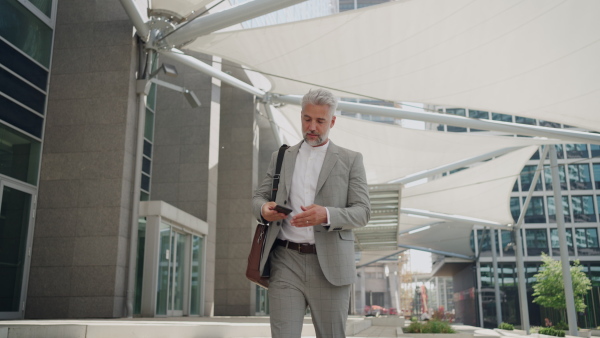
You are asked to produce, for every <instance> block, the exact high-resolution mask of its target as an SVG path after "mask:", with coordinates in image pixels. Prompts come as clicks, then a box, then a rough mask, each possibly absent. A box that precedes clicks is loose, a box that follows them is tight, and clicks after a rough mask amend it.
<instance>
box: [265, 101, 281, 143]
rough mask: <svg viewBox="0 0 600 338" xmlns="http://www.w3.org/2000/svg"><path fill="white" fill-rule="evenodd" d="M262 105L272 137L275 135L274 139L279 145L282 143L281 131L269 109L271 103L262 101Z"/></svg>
mask: <svg viewBox="0 0 600 338" xmlns="http://www.w3.org/2000/svg"><path fill="white" fill-rule="evenodd" d="M263 107H264V108H265V112H266V113H267V118H268V119H269V125H271V131H273V137H275V141H277V146H278V147H279V146H281V145H282V144H283V139H282V138H281V132H279V126H277V123H275V120H273V112H272V111H271V104H270V103H269V102H265V103H263Z"/></svg>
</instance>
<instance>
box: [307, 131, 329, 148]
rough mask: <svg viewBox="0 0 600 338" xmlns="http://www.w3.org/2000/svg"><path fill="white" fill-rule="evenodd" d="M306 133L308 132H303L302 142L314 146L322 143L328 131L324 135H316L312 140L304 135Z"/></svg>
mask: <svg viewBox="0 0 600 338" xmlns="http://www.w3.org/2000/svg"><path fill="white" fill-rule="evenodd" d="M306 134H308V133H304V142H306V143H307V144H308V145H309V146H312V147H316V146H318V145H321V144H322V143H323V140H325V139H326V138H327V135H328V134H329V133H327V134H325V135H319V136H317V138H316V139H313V140H310V139H309V138H308V137H307V136H306Z"/></svg>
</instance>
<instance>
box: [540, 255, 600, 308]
mask: <svg viewBox="0 0 600 338" xmlns="http://www.w3.org/2000/svg"><path fill="white" fill-rule="evenodd" d="M542 261H543V262H544V264H542V269H541V271H540V272H539V273H538V274H536V275H535V276H534V277H535V278H536V280H537V281H536V283H535V284H534V285H533V291H534V293H533V296H534V297H535V298H534V300H533V302H534V303H538V304H540V305H542V306H545V307H550V308H555V309H558V310H565V309H566V308H567V302H566V300H565V286H564V283H563V274H562V266H561V263H560V261H556V260H554V259H552V258H550V257H549V256H548V255H546V254H545V253H542ZM571 279H572V280H573V295H574V297H575V310H577V312H583V311H584V310H585V308H586V305H585V302H584V296H585V294H586V293H587V292H588V290H590V289H591V288H592V286H591V282H590V279H589V278H588V277H587V276H586V274H585V273H584V272H583V271H582V267H581V265H579V260H576V261H575V262H574V264H573V266H571Z"/></svg>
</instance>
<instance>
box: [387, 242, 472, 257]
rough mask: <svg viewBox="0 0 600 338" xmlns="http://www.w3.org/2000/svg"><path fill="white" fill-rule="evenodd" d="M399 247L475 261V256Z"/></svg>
mask: <svg viewBox="0 0 600 338" xmlns="http://www.w3.org/2000/svg"><path fill="white" fill-rule="evenodd" d="M398 247H399V248H406V249H413V250H419V251H425V252H431V253H434V254H438V255H442V256H448V257H456V258H462V259H466V260H469V261H472V260H473V259H475V257H473V256H465V255H461V254H457V253H453V252H448V251H440V250H433V249H428V248H423V247H420V246H414V245H405V244H398Z"/></svg>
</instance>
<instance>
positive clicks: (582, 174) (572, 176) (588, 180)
mask: <svg viewBox="0 0 600 338" xmlns="http://www.w3.org/2000/svg"><path fill="white" fill-rule="evenodd" d="M569 183H570V184H571V190H587V189H592V177H591V175H590V166H589V165H588V164H587V163H583V164H569Z"/></svg>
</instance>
